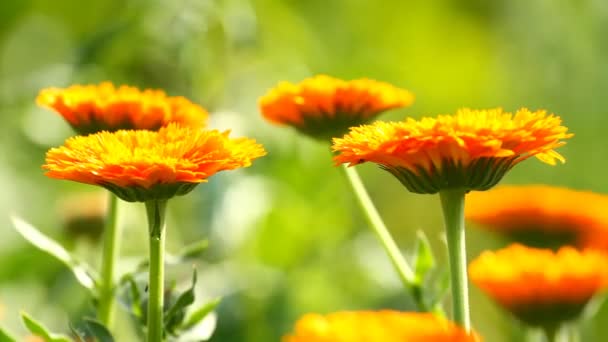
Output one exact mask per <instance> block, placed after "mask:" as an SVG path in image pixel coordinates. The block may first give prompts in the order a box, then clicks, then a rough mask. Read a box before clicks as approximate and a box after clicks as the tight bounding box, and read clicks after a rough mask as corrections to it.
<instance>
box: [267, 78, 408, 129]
mask: <svg viewBox="0 0 608 342" xmlns="http://www.w3.org/2000/svg"><path fill="white" fill-rule="evenodd" d="M413 101H414V96H413V95H412V94H411V93H410V92H408V91H406V90H403V89H399V88H396V87H394V86H392V85H390V84H388V83H384V82H379V81H374V80H370V79H366V78H364V79H358V80H353V81H344V80H340V79H337V78H333V77H329V76H326V75H319V76H315V77H312V78H307V79H305V80H304V81H302V82H300V83H299V84H293V83H289V82H281V83H279V85H278V86H277V87H276V88H274V89H271V90H270V91H269V92H268V93H267V94H266V95H264V96H263V97H261V98H260V101H259V105H260V110H261V112H262V114H263V115H264V117H265V118H266V119H268V120H269V121H270V122H273V123H276V124H280V125H288V126H293V127H295V128H296V129H297V130H299V131H300V132H302V133H305V134H307V135H309V136H312V137H315V138H319V139H324V140H329V139H330V138H332V137H334V136H338V135H342V134H344V133H346V131H347V130H348V128H349V127H351V126H356V125H360V124H363V123H365V122H368V121H369V120H371V119H372V118H373V117H375V116H376V115H378V114H380V113H381V112H384V111H386V110H388V109H392V108H400V107H405V106H409V105H411V104H412V102H413Z"/></svg>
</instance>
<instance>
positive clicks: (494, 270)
mask: <svg viewBox="0 0 608 342" xmlns="http://www.w3.org/2000/svg"><path fill="white" fill-rule="evenodd" d="M469 277H470V279H471V281H472V282H473V283H475V284H476V285H477V286H478V287H479V288H481V289H482V290H483V291H484V292H486V293H487V294H488V295H489V296H490V297H492V298H493V299H494V300H496V301H497V302H498V303H499V304H500V305H502V306H503V307H504V308H506V309H507V310H509V311H510V312H512V313H513V314H514V315H515V316H516V317H518V318H519V319H521V320H522V321H524V322H526V323H528V324H530V325H536V326H555V324H556V323H560V322H563V321H568V320H572V319H574V318H576V317H577V316H578V315H579V314H580V313H581V311H582V310H583V309H584V307H585V305H586V304H587V303H588V302H589V300H590V299H591V298H592V297H593V296H594V295H595V294H597V293H598V292H600V291H603V290H605V289H606V287H607V286H608V256H607V255H606V254H604V253H603V252H600V251H597V250H591V249H588V250H584V251H578V250H576V249H574V248H572V247H562V248H561V249H559V251H557V252H553V251H551V250H550V249H536V248H530V247H525V246H523V245H519V244H513V245H511V246H509V247H507V248H504V249H501V250H499V251H496V252H490V251H486V252H484V253H482V254H481V255H480V256H479V257H478V258H477V259H475V260H474V261H473V262H471V264H470V266H469Z"/></svg>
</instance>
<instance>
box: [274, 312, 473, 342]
mask: <svg viewBox="0 0 608 342" xmlns="http://www.w3.org/2000/svg"><path fill="white" fill-rule="evenodd" d="M442 341H445V342H448V341H449V342H473V341H481V339H480V338H479V337H478V336H477V335H476V334H474V333H470V334H467V333H466V332H465V331H464V329H461V328H460V327H458V326H457V325H455V324H454V323H452V322H450V321H447V320H446V319H444V318H441V317H437V316H435V315H433V314H430V313H415V312H398V311H390V310H384V311H350V312H348V311H344V312H336V313H331V314H329V315H325V316H323V315H319V314H308V315H305V316H303V317H302V318H301V319H300V320H299V321H298V322H297V323H296V327H295V332H294V333H293V334H292V335H288V336H285V337H284V338H283V342H442Z"/></svg>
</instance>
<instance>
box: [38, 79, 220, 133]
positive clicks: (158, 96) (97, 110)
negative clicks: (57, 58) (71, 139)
mask: <svg viewBox="0 0 608 342" xmlns="http://www.w3.org/2000/svg"><path fill="white" fill-rule="evenodd" d="M36 102H37V103H38V104H39V105H40V106H42V107H46V108H50V109H52V110H54V111H56V112H57V113H59V114H61V116H63V118H64V119H65V120H66V121H67V122H68V123H69V124H70V125H71V126H72V127H73V128H74V130H75V131H76V132H78V133H79V134H90V133H96V132H100V131H110V132H113V131H117V130H120V129H147V130H158V129H159V128H161V127H164V126H167V125H168V124H169V123H171V122H175V123H179V124H180V125H182V126H194V127H202V126H203V125H204V124H205V122H206V120H207V116H208V114H207V112H206V111H205V110H204V109H203V108H202V107H200V106H199V105H197V104H194V103H192V102H190V101H188V100H187V99H186V98H184V97H181V96H177V97H170V96H167V95H166V94H165V92H163V91H162V90H152V89H146V90H143V91H141V90H139V89H137V88H135V87H130V86H126V85H123V86H120V87H118V88H117V87H115V86H114V85H113V84H112V83H110V82H103V83H101V84H99V85H73V86H71V87H68V88H64V89H62V88H47V89H43V90H41V91H40V94H38V97H37V99H36Z"/></svg>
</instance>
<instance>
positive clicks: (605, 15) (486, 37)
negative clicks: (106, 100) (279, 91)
mask: <svg viewBox="0 0 608 342" xmlns="http://www.w3.org/2000/svg"><path fill="white" fill-rule="evenodd" d="M606 37H608V2H606V1H604V0H551V1H550V0H537V1H528V0H509V1H484V0H466V1H463V0H427V1H403V0H383V1H374V0H333V1H322V0H307V1H297V0H217V1H211V0H154V1H146V0H89V1H86V2H83V1H76V0H57V1H47V0H4V1H0V118H1V119H2V124H1V125H0V142H1V144H0V161H1V162H0V189H1V193H2V196H1V197H0V223H1V224H2V227H3V229H2V230H1V232H0V308H1V310H0V325H2V326H4V327H6V328H7V329H10V330H11V331H14V332H16V333H17V334H24V330H23V328H22V327H21V324H20V322H19V316H18V313H19V311H20V310H26V311H28V312H30V313H31V314H32V315H33V316H34V317H36V318H38V319H40V320H41V321H43V322H45V323H46V324H48V325H49V326H51V327H53V328H54V329H55V330H62V331H67V327H68V322H69V321H70V320H74V319H76V318H78V317H79V315H82V313H83V312H86V310H87V308H89V307H90V302H89V301H88V299H87V297H86V293H85V292H84V290H83V289H82V288H81V287H80V286H79V284H78V283H77V282H76V281H75V280H74V277H73V276H72V273H71V272H70V271H69V270H67V269H66V268H65V267H64V266H63V265H62V264H60V263H59V262H57V261H55V260H53V259H52V258H50V257H48V256H47V255H46V254H44V253H42V252H40V251H38V250H36V249H35V248H33V247H31V246H30V245H28V244H27V243H26V242H25V241H24V240H23V239H22V238H21V237H20V236H19V235H18V234H17V233H15V231H14V229H13V228H12V226H11V224H10V221H9V215H11V214H13V213H14V214H17V215H19V216H21V217H23V218H25V219H26V220H28V221H30V222H32V223H33V224H35V225H36V226H37V227H39V228H40V229H41V230H42V231H44V232H45V233H47V234H49V235H51V236H53V237H54V238H56V239H58V240H60V241H61V242H62V243H64V244H65V245H66V246H69V248H70V249H71V250H73V251H74V252H75V253H76V254H77V255H79V256H80V257H81V258H82V259H85V260H87V261H89V262H91V263H93V264H97V263H98V262H99V257H100V249H99V247H100V244H99V240H98V237H99V234H100V232H99V231H98V230H95V229H92V228H91V227H93V226H94V225H91V223H90V222H89V221H86V220H88V219H91V220H93V221H94V220H95V217H97V216H96V215H98V214H99V212H100V210H103V192H102V193H101V194H100V193H97V192H95V191H96V190H97V189H95V188H93V187H91V186H86V185H81V184H75V183H70V182H64V181H57V180H51V179H48V178H46V177H45V176H44V175H43V172H42V170H41V169H40V166H41V164H42V163H43V162H44V154H45V152H46V150H47V149H48V148H50V147H52V146H58V145H60V144H62V143H63V141H64V139H65V138H67V137H68V136H70V135H72V134H73V132H72V131H71V129H70V128H69V126H68V125H67V124H66V123H65V122H64V121H63V120H62V119H61V117H60V116H59V115H57V114H54V113H52V112H50V111H47V110H44V109H40V108H38V107H37V106H36V105H35V102H34V99H35V97H36V94H37V93H38V91H39V90H40V89H41V88H44V87H48V86H68V85H70V84H74V83H98V82H100V81H103V80H110V81H112V82H114V83H116V84H123V83H125V84H130V85H135V86H139V87H144V88H162V89H165V90H166V91H167V92H168V93H169V94H171V95H183V96H186V97H188V98H190V99H191V100H193V101H195V102H197V103H200V104H201V105H203V106H204V107H205V108H207V109H208V110H209V111H210V112H211V113H212V114H211V119H210V123H211V126H212V127H215V128H221V129H231V130H232V132H233V133H232V135H233V136H243V135H245V136H249V137H253V138H255V139H256V140H258V141H259V142H261V143H262V144H264V145H265V147H266V149H267V150H268V155H267V156H266V157H264V158H261V159H260V160H257V161H256V162H255V163H254V165H253V166H252V167H250V168H248V169H245V170H240V171H233V172H225V173H223V174H220V175H217V176H214V177H213V178H211V179H210V182H209V183H206V184H202V185H200V186H199V187H197V189H196V190H195V191H194V192H193V193H192V194H190V195H188V196H185V197H180V198H176V199H174V200H172V202H171V203H170V208H169V217H168V225H169V227H168V239H169V242H168V249H169V251H176V250H178V249H179V247H180V246H182V245H184V244H185V243H186V242H191V241H194V240H196V239H203V238H207V239H209V243H210V247H209V249H208V250H207V251H206V252H205V253H204V254H203V256H202V257H201V258H200V259H199V260H196V267H197V269H198V270H199V284H198V287H199V292H200V293H199V297H200V298H201V299H209V298H214V297H217V296H222V297H223V300H222V302H221V304H220V305H219V307H218V310H217V329H216V332H215V334H214V336H213V338H212V339H211V341H217V342H220V341H222V342H232V341H243V342H248V341H251V342H261V341H278V340H279V339H280V336H281V335H283V334H284V333H286V332H288V331H289V330H291V328H292V326H293V323H294V321H295V320H296V319H297V318H298V317H299V316H301V315H302V314H304V313H307V312H320V313H328V312H332V311H338V310H353V309H379V308H396V309H401V310H411V309H413V304H412V301H411V299H410V298H409V297H408V295H406V294H405V293H404V292H403V291H402V290H401V287H400V282H399V280H398V278H397V277H396V275H395V274H394V272H393V270H392V268H391V266H390V264H389V263H388V261H387V259H386V258H385V257H384V254H383V252H382V250H381V249H380V247H379V245H378V243H376V240H375V239H374V236H373V235H372V234H371V232H370V230H369V229H368V227H367V223H366V221H365V219H364V217H363V216H362V214H361V212H360V211H359V208H358V206H357V204H356V202H355V199H354V197H353V195H352V193H351V191H350V188H349V187H348V184H347V182H346V179H345V177H344V174H343V173H342V172H341V171H342V170H341V169H340V168H336V167H334V166H333V163H332V161H331V159H330V157H331V155H330V152H329V150H328V146H326V145H323V144H321V143H318V142H316V141H312V140H311V139H308V138H306V137H303V136H300V135H298V134H296V133H295V131H293V130H292V129H290V128H285V127H277V126H272V125H270V124H268V123H266V122H265V121H264V120H263V119H262V118H261V116H260V114H259V111H258V108H257V99H258V97H259V96H261V95H263V94H264V93H265V92H266V91H267V89H268V88H270V87H272V86H274V85H275V84H276V83H277V82H279V81H281V80H289V81H294V82H298V81H300V80H302V79H303V78H306V77H309V76H311V75H314V74H318V73H326V74H329V75H332V76H336V77H340V78H345V79H353V78H360V77H369V78H375V79H378V80H382V81H387V82H390V83H392V84H394V85H397V86H399V87H403V88H406V89H408V90H411V91H412V92H413V93H414V94H415V95H416V103H415V104H414V105H413V106H412V107H410V108H408V109H404V110H395V111H391V112H389V113H387V114H385V115H384V116H383V117H382V118H383V119H386V120H389V119H394V120H397V119H402V118H404V117H406V116H413V117H420V116H423V115H435V114H440V113H452V112H454V111H455V110H456V109H457V108H459V107H472V108H489V107H499V106H500V107H504V108H505V109H507V110H516V109H517V108H520V107H529V108H531V109H542V108H544V109H547V110H548V111H551V112H554V113H556V114H558V115H560V116H562V118H563V119H564V122H565V124H566V125H567V126H568V127H569V128H570V129H571V131H572V132H573V133H575V135H576V136H575V137H574V138H573V139H571V140H570V141H569V142H568V145H566V146H565V147H563V148H561V149H560V152H561V153H562V154H563V155H564V156H565V157H566V158H567V163H566V164H565V165H558V166H556V167H550V166H547V165H545V164H542V163H540V162H538V161H536V160H529V161H527V162H525V163H522V164H520V165H518V166H517V167H516V168H515V169H514V170H513V171H512V172H510V173H509V174H508V175H507V177H506V178H505V179H504V180H503V184H507V183H511V184H527V183H543V184H553V185H561V186H569V187H572V188H576V189H586V190H594V191H597V192H608V178H607V177H605V168H606V167H607V166H608V164H607V162H606V161H607V160H608V149H607V148H606V132H605V127H607V126H608V115H607V111H606V108H608V96H607V94H608V67H607V65H608V64H607V61H608V40H606V39H607V38H606ZM359 170H360V172H361V174H362V177H363V179H364V182H365V183H366V185H367V186H368V188H369V191H370V193H371V196H372V197H373V199H374V200H375V201H376V204H377V206H378V208H379V210H380V212H381V214H382V215H383V216H384V218H385V220H386V222H387V225H388V226H389V227H390V229H391V230H392V232H393V233H394V235H395V238H396V239H397V241H398V243H399V245H400V246H401V247H402V248H403V250H404V253H407V254H411V253H412V250H413V246H414V241H415V236H416V231H417V230H423V231H424V232H426V234H427V236H428V238H429V240H430V242H431V244H432V246H433V249H434V251H435V252H436V256H437V258H438V261H439V263H440V264H441V265H445V264H446V262H445V257H446V256H445V252H444V250H445V248H444V244H443V242H442V237H441V231H442V228H443V227H442V219H441V215H440V211H439V209H440V208H439V200H438V197H437V196H430V195H415V194H410V193H408V192H407V191H406V190H405V189H404V188H403V187H402V186H401V185H400V184H399V183H398V181H397V180H396V179H394V178H393V177H392V176H391V175H390V174H388V173H386V172H383V171H382V170H380V169H378V168H377V167H374V166H373V165H362V166H360V167H359ZM82 196H84V197H82ZM99 196H101V197H102V198H100V197H99ZM83 217H84V220H85V223H86V224H88V226H85V228H82V227H83V226H82V222H80V223H79V221H78V220H83ZM121 219H122V221H123V223H124V225H125V229H126V231H125V240H126V241H125V243H124V248H123V255H124V256H125V262H124V263H123V264H121V265H120V268H121V270H123V271H129V270H130V269H131V268H132V267H133V265H135V264H137V262H139V261H140V260H142V258H143V257H144V255H145V253H146V250H147V248H146V241H147V240H146V223H145V220H144V213H143V206H142V205H137V204H123V205H122V206H121ZM87 222H88V223H87ZM79 224H80V225H79ZM468 244H469V258H470V259H471V258H474V257H475V256H476V255H478V254H479V253H480V252H481V251H482V250H484V249H489V248H496V247H499V246H502V245H504V244H505V242H504V241H502V240H500V238H498V237H496V236H494V235H491V234H489V233H487V232H483V231H481V230H476V229H474V228H471V229H469V230H468ZM190 270H191V266H189V265H186V266H185V267H183V268H175V269H172V270H170V272H169V276H170V277H172V279H174V280H175V281H176V282H178V283H180V282H186V283H187V282H188V280H189V277H190ZM471 291H472V307H473V313H472V314H473V322H474V325H475V327H476V328H477V330H478V331H479V332H480V333H481V334H482V335H484V336H485V340H486V341H491V342H506V341H521V340H522V338H523V337H522V333H521V330H522V329H521V326H519V325H518V323H517V322H516V321H514V319H512V318H511V317H509V315H508V314H506V313H505V312H504V311H502V310H501V309H500V308H498V307H497V306H496V305H494V303H492V302H491V301H490V300H489V299H488V298H487V297H485V296H484V295H483V294H482V293H480V292H479V291H478V289H476V288H475V287H474V286H472V289H471ZM596 309H597V310H599V313H598V315H597V316H595V317H594V318H592V319H587V320H585V322H584V323H583V341H601V340H604V339H606V338H608V327H606V325H605V324H604V325H603V326H602V324H601V323H600V322H602V321H605V320H606V319H608V308H606V307H605V306H599V307H598V308H596ZM121 322H123V324H122V325H123V327H122V328H124V330H125V331H127V330H128V329H129V325H128V324H127V323H125V322H128V321H127V320H122V321H121ZM125 334H127V333H125ZM125 336H128V335H125ZM118 340H119V341H121V338H119V339H118ZM122 340H123V341H126V340H128V338H126V337H123V338H122Z"/></svg>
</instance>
